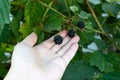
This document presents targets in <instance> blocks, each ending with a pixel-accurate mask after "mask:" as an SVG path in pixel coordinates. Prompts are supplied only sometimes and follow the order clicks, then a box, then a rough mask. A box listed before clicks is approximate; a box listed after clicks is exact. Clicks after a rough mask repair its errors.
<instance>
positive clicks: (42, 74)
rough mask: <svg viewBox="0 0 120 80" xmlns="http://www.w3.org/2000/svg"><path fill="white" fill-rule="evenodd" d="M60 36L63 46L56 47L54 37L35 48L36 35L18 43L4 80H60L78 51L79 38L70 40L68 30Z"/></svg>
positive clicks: (33, 34)
mask: <svg viewBox="0 0 120 80" xmlns="http://www.w3.org/2000/svg"><path fill="white" fill-rule="evenodd" d="M58 34H59V35H61V36H62V37H63V43H62V44H61V45H55V43H54V42H53V38H54V36H53V37H51V38H49V39H48V40H46V41H44V42H42V43H41V44H39V45H36V46H34V45H35V43H36V41H37V36H36V34H35V33H32V34H30V35H29V36H28V37H26V38H25V39H24V40H23V41H22V42H20V43H18V44H17V45H16V46H15V49H14V51H13V55H12V61H11V68H10V70H9V72H8V74H7V76H6V77H5V79H4V80H60V79H61V78H62V75H63V73H64V71H65V69H66V67H67V65H68V64H69V62H70V61H71V59H72V58H73V57H74V55H75V53H76V51H77V49H78V41H79V37H78V36H77V35H76V36H75V37H74V38H72V39H71V38H69V37H68V36H67V31H66V30H63V31H61V32H60V33H58Z"/></svg>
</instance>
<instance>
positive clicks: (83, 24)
mask: <svg viewBox="0 0 120 80" xmlns="http://www.w3.org/2000/svg"><path fill="white" fill-rule="evenodd" d="M77 26H78V27H79V28H81V29H82V28H85V23H84V22H82V21H79V22H78V23H77Z"/></svg>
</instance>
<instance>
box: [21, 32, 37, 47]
mask: <svg viewBox="0 0 120 80" xmlns="http://www.w3.org/2000/svg"><path fill="white" fill-rule="evenodd" d="M36 41H37V35H36V33H34V32H32V33H31V34H30V35H28V36H27V37H26V38H25V39H24V40H23V41H22V43H25V44H27V45H29V46H31V47H32V46H34V45H35V43H36Z"/></svg>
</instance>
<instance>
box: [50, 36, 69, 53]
mask: <svg viewBox="0 0 120 80" xmlns="http://www.w3.org/2000/svg"><path fill="white" fill-rule="evenodd" d="M69 40H70V37H69V36H66V37H65V38H64V39H63V43H62V44H61V45H54V46H53V47H52V48H51V50H52V51H53V52H54V53H55V52H57V51H59V50H60V49H61V48H62V47H63V46H65V45H66V44H67V43H68V42H69Z"/></svg>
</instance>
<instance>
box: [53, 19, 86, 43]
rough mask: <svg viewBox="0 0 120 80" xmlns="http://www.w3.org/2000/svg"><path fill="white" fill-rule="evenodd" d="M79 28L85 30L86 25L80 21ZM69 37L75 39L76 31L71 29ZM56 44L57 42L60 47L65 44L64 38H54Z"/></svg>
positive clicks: (57, 36)
mask: <svg viewBox="0 0 120 80" xmlns="http://www.w3.org/2000/svg"><path fill="white" fill-rule="evenodd" d="M77 26H78V27H79V28H81V29H83V28H85V23H84V22H82V21H79V22H78V23H77ZM68 36H69V37H70V38H73V37H74V36H75V31H74V30H73V29H70V30H69V31H68ZM54 42H55V44H58V45H60V44H62V42H63V38H62V37H61V36H60V35H56V36H55V37H54Z"/></svg>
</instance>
